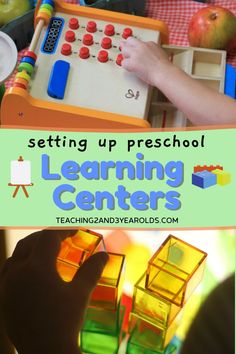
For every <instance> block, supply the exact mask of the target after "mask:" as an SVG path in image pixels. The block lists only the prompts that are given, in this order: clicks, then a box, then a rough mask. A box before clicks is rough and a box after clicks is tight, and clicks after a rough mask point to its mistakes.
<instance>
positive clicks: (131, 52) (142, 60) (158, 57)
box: [121, 37, 172, 86]
mask: <svg viewBox="0 0 236 354" xmlns="http://www.w3.org/2000/svg"><path fill="white" fill-rule="evenodd" d="M121 52H122V54H123V57H124V59H123V61H122V67H123V68H124V69H126V70H128V71H131V72H133V73H135V74H136V75H137V76H138V77H139V78H140V79H142V80H143V81H145V82H147V83H148V84H150V85H153V86H154V85H157V83H158V81H159V79H160V77H161V76H162V74H163V75H164V73H165V72H166V71H167V70H168V68H169V67H170V66H171V65H172V64H171V63H170V61H169V59H168V56H167V54H166V53H165V52H164V50H163V49H162V48H161V47H160V46H159V45H157V44H156V43H154V42H142V41H140V40H138V39H135V38H133V37H129V38H128V39H127V40H124V41H122V42H121Z"/></svg>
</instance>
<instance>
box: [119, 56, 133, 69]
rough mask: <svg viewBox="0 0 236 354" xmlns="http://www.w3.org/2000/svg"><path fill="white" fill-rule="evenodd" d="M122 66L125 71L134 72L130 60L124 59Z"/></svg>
mask: <svg viewBox="0 0 236 354" xmlns="http://www.w3.org/2000/svg"><path fill="white" fill-rule="evenodd" d="M121 65H122V68H124V69H125V70H127V71H133V64H132V61H131V59H130V58H124V59H123V60H122V64H121Z"/></svg>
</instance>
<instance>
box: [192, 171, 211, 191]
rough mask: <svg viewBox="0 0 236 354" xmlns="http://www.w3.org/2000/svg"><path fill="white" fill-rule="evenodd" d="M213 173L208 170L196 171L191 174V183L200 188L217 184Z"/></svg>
mask: <svg viewBox="0 0 236 354" xmlns="http://www.w3.org/2000/svg"><path fill="white" fill-rule="evenodd" d="M215 177H216V175H215V176H214V173H212V172H209V171H202V172H196V173H193V174H192V184H193V185H194V186H198V187H200V188H208V187H211V186H214V185H215V184H217V178H215Z"/></svg>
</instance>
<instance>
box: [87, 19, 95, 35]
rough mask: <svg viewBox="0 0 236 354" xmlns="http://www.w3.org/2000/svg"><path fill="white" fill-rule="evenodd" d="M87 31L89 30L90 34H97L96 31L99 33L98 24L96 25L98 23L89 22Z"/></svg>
mask: <svg viewBox="0 0 236 354" xmlns="http://www.w3.org/2000/svg"><path fill="white" fill-rule="evenodd" d="M86 30H87V31H88V32H90V33H94V32H96V31H97V24H96V22H94V21H89V22H88V23H87V27H86Z"/></svg>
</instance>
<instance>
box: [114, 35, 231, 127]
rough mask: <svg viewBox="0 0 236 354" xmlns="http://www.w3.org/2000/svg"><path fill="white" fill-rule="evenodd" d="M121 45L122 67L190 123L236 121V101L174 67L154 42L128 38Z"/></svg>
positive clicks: (206, 123)
mask: <svg viewBox="0 0 236 354" xmlns="http://www.w3.org/2000/svg"><path fill="white" fill-rule="evenodd" d="M121 48H122V54H123V56H124V60H123V62H122V67H124V68H125V69H126V70H128V71H131V72H133V73H135V74H136V75H137V76H138V77H139V78H140V79H142V80H144V81H145V82H147V83H149V84H150V85H152V86H156V87H158V88H159V89H160V90H161V91H162V92H163V94H164V95H165V96H166V97H167V98H168V99H169V100H170V101H171V102H172V103H173V104H174V105H175V106H176V107H177V108H178V109H179V110H180V111H182V112H183V113H184V114H185V115H186V116H187V117H188V118H189V119H190V121H191V122H192V123H193V124H195V125H210V124H216V125H217V124H220V125H223V124H236V102H235V101H234V100H233V99H231V98H229V97H228V96H225V95H223V94H220V93H218V92H216V91H214V90H212V89H210V88H209V87H207V86H205V85H203V84H201V83H200V82H198V81H197V80H194V79H192V78H191V77H190V76H188V75H187V74H186V73H185V72H184V71H182V70H181V69H179V68H178V67H176V66H174V65H173V64H172V63H171V62H170V61H169V59H168V56H167V54H166V53H165V52H164V50H162V49H161V48H160V47H159V46H158V45H157V44H155V43H154V42H146V43H145V42H142V41H139V40H137V39H135V38H132V37H130V38H128V39H127V40H126V41H122V43H121Z"/></svg>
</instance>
